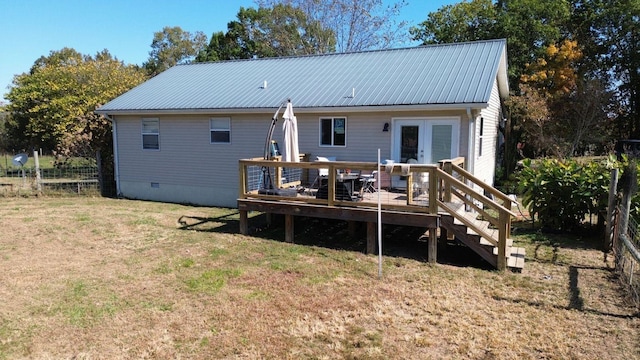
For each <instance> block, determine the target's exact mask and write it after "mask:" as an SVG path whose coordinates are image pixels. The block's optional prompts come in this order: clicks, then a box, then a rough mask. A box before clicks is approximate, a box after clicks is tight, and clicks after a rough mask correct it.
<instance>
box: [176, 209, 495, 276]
mask: <svg viewBox="0 0 640 360" xmlns="http://www.w3.org/2000/svg"><path fill="white" fill-rule="evenodd" d="M238 218H239V213H238V211H237V210H236V211H233V212H230V213H228V214H224V215H220V216H217V217H197V216H181V217H180V218H179V219H178V224H179V229H181V230H189V231H202V232H212V233H228V234H238V233H239V222H238ZM294 221H295V223H294V231H295V236H294V237H295V239H294V241H295V243H296V244H298V245H307V246H318V247H324V248H328V249H333V250H345V251H358V252H365V251H366V247H367V244H366V226H365V224H364V223H358V224H357V225H355V228H353V229H352V230H353V232H350V231H349V226H348V224H347V222H346V221H341V220H331V219H323V218H308V217H295V219H294ZM250 224H251V226H250V228H249V233H250V234H251V236H253V237H256V238H260V239H265V240H272V241H278V242H284V241H285V239H284V216H278V215H272V216H271V222H270V223H269V221H268V217H267V215H266V214H263V213H257V215H255V216H253V217H251V219H250ZM425 231H426V229H422V228H415V227H407V226H395V225H385V226H383V232H382V239H383V241H382V249H383V256H386V257H398V258H406V259H411V260H416V261H420V262H427V259H428V250H427V248H428V245H427V241H426V238H425V236H424V234H425ZM377 251H378V250H377V246H376V254H377ZM438 263H441V264H447V265H452V266H458V267H474V268H480V269H487V270H492V269H493V267H492V266H491V265H490V264H489V263H487V262H486V261H484V260H483V259H482V258H481V257H480V256H479V255H477V254H476V253H474V252H473V251H472V250H471V249H469V248H467V247H466V246H463V245H456V244H449V245H447V246H445V247H439V249H438Z"/></svg>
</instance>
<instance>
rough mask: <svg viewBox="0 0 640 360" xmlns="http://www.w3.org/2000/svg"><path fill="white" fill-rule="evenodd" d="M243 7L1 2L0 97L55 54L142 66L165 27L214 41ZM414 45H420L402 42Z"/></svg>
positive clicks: (430, 6)
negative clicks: (103, 54)
mask: <svg viewBox="0 0 640 360" xmlns="http://www.w3.org/2000/svg"><path fill="white" fill-rule="evenodd" d="M383 2H385V3H389V4H390V3H395V2H399V1H398V0H383ZM457 2H458V1H453V0H406V3H407V5H406V6H405V7H404V8H403V9H402V12H401V13H400V15H399V17H398V18H397V20H399V21H403V20H404V21H407V22H409V24H410V26H414V25H418V24H419V23H420V22H422V21H424V20H425V19H426V18H427V15H428V14H429V13H430V12H432V11H436V10H438V9H439V8H440V7H442V6H443V5H447V4H453V3H457ZM241 6H242V7H245V8H246V7H255V6H256V5H255V2H254V0H101V1H98V0H0V39H1V40H0V44H1V48H2V50H1V51H0V94H2V95H3V97H4V95H5V94H6V93H7V92H8V91H9V90H8V87H9V85H11V82H12V80H13V76H14V75H18V74H22V73H24V72H28V71H29V68H31V65H33V63H34V62H35V61H36V60H37V59H38V58H39V57H41V56H48V55H49V53H50V52H51V51H55V50H60V49H62V48H64V47H69V48H73V49H75V50H76V51H78V52H80V53H82V54H85V55H95V54H96V53H97V52H99V51H102V50H103V49H107V50H109V52H110V53H111V55H113V56H114V57H117V58H118V59H119V60H121V61H123V62H124V63H126V64H137V65H142V63H143V62H145V61H146V60H147V58H148V57H149V51H150V50H151V41H152V40H153V34H154V33H155V32H158V31H162V28H163V27H165V26H179V27H181V28H182V29H183V30H185V31H189V32H192V33H193V32H196V31H202V32H203V33H204V34H205V35H207V37H209V38H210V37H211V34H213V33H214V32H216V31H226V28H227V23H228V22H229V21H232V20H235V19H236V14H237V13H238V10H239V9H240V7H241ZM412 45H418V44H417V43H406V44H402V46H412ZM1 101H3V100H0V102H1ZM5 102H6V101H5Z"/></svg>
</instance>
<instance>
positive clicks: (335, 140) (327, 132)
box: [320, 118, 347, 146]
mask: <svg viewBox="0 0 640 360" xmlns="http://www.w3.org/2000/svg"><path fill="white" fill-rule="evenodd" d="M320 145H321V146H346V145H347V119H346V118H321V119H320Z"/></svg>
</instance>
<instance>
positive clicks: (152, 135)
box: [142, 119, 160, 150]
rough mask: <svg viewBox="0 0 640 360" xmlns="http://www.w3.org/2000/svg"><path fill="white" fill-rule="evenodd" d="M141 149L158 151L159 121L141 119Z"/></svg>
mask: <svg viewBox="0 0 640 360" xmlns="http://www.w3.org/2000/svg"><path fill="white" fill-rule="evenodd" d="M142 148H143V149H144V150H160V120H158V119H142Z"/></svg>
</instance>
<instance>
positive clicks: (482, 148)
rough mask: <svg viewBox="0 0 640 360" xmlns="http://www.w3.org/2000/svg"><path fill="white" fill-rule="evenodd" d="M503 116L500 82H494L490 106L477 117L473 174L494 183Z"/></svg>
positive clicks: (488, 182) (490, 183) (491, 183)
mask: <svg viewBox="0 0 640 360" xmlns="http://www.w3.org/2000/svg"><path fill="white" fill-rule="evenodd" d="M500 118H501V112H500V96H499V93H498V83H497V82H494V84H493V89H492V91H491V98H490V99H489V106H488V107H486V108H484V109H482V111H481V112H480V114H479V115H478V117H477V118H476V136H477V138H476V144H475V164H474V169H473V174H474V175H475V176H476V177H478V178H479V179H481V180H482V181H484V182H486V183H487V184H489V185H493V177H494V174H495V167H496V146H497V141H498V123H499V121H500Z"/></svg>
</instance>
